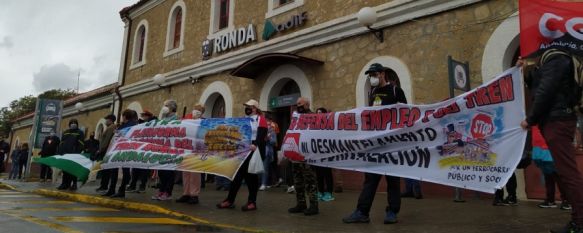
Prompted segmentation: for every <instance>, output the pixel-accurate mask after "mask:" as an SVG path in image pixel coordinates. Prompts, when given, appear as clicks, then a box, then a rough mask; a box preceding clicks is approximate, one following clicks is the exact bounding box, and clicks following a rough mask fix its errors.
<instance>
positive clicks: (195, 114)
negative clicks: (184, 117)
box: [192, 110, 202, 119]
mask: <svg viewBox="0 0 583 233" xmlns="http://www.w3.org/2000/svg"><path fill="white" fill-rule="evenodd" d="M201 115H202V112H201V111H198V110H192V117H193V118H195V119H197V118H200V117H201Z"/></svg>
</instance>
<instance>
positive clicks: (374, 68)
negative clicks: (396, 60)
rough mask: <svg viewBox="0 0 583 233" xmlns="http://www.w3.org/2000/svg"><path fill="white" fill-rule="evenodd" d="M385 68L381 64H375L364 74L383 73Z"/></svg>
mask: <svg viewBox="0 0 583 233" xmlns="http://www.w3.org/2000/svg"><path fill="white" fill-rule="evenodd" d="M385 69H386V68H385V67H384V66H383V65H381V64H379V63H373V64H371V65H370V66H369V67H368V70H367V71H366V72H364V74H368V73H372V72H383V71H385Z"/></svg>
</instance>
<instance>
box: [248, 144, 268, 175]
mask: <svg viewBox="0 0 583 233" xmlns="http://www.w3.org/2000/svg"><path fill="white" fill-rule="evenodd" d="M264 170H265V168H264V167H263V160H261V154H260V153H259V148H257V149H256V150H255V151H254V152H253V155H251V160H250V161H249V168H248V169H247V172H249V173H252V174H261V173H263V172H264Z"/></svg>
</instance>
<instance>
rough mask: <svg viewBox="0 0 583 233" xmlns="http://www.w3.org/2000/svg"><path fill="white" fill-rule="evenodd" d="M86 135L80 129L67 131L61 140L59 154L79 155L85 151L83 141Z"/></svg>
mask: <svg viewBox="0 0 583 233" xmlns="http://www.w3.org/2000/svg"><path fill="white" fill-rule="evenodd" d="M84 138H85V135H84V134H83V131H81V130H80V129H67V130H65V132H64V133H63V137H62V138H61V144H60V145H59V150H58V151H57V153H58V154H60V155H64V154H78V153H81V151H83V149H85V146H84V142H83V139H84Z"/></svg>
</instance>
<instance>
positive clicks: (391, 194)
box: [356, 173, 401, 216]
mask: <svg viewBox="0 0 583 233" xmlns="http://www.w3.org/2000/svg"><path fill="white" fill-rule="evenodd" d="M382 177H383V175H378V174H373V173H364V185H363V188H362V191H361V192H360V196H359V197H358V204H357V206H356V209H358V210H359V211H360V212H361V213H362V214H364V215H366V216H368V214H369V212H370V208H371V207H372V202H373V201H374V196H375V194H376V192H377V187H378V186H379V182H380V181H381V178H382ZM384 177H385V179H386V180H387V194H388V195H387V201H388V203H389V206H388V207H387V208H386V209H387V211H389V210H390V211H391V212H393V213H395V214H397V213H399V210H401V180H400V178H399V177H394V176H384Z"/></svg>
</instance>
